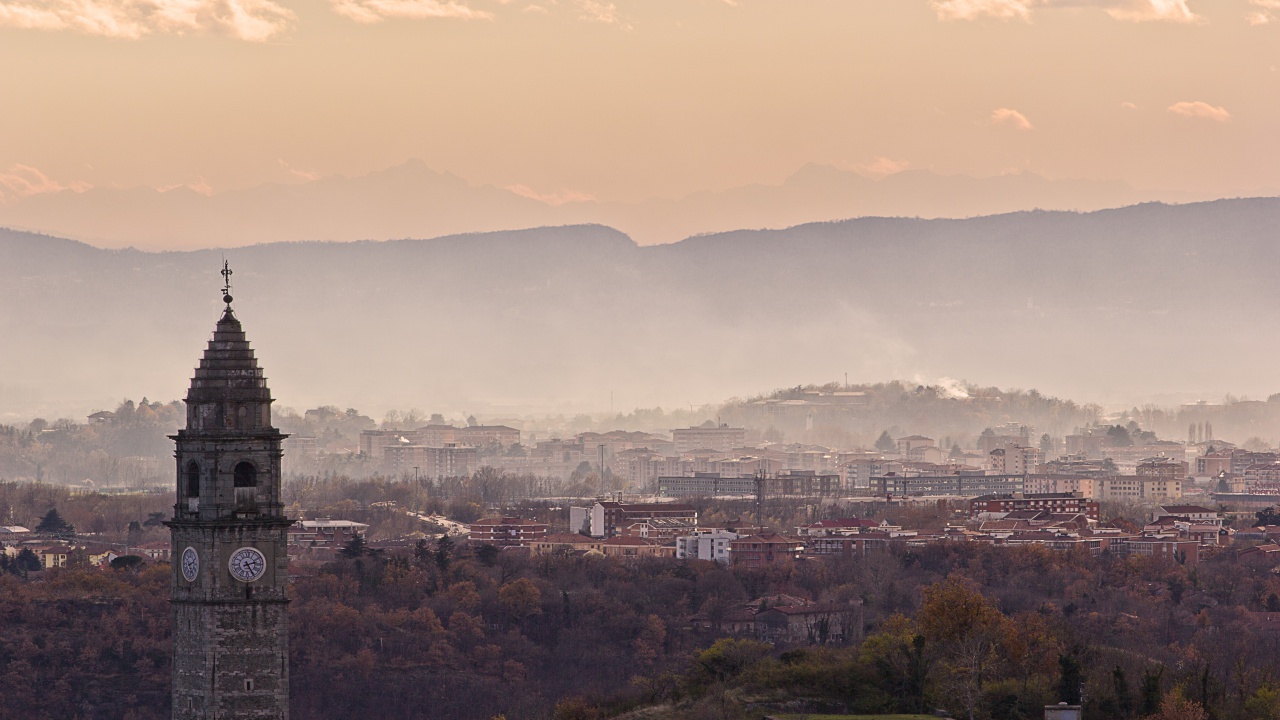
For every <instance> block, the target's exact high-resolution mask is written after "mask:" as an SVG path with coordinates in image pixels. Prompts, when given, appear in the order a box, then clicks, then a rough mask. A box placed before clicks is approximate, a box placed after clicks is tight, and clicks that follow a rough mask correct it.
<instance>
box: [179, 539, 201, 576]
mask: <svg viewBox="0 0 1280 720" xmlns="http://www.w3.org/2000/svg"><path fill="white" fill-rule="evenodd" d="M199 574H200V553H197V552H196V549H195V548H193V547H189V548H187V549H186V550H183V551H182V577H184V578H186V579H187V582H195V581H196V575H199Z"/></svg>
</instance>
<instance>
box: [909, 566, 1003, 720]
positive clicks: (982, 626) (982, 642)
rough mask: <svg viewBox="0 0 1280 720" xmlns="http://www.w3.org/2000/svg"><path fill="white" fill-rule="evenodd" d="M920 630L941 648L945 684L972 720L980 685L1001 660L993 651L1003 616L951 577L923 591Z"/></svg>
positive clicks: (967, 583) (968, 585)
mask: <svg viewBox="0 0 1280 720" xmlns="http://www.w3.org/2000/svg"><path fill="white" fill-rule="evenodd" d="M919 618H920V630H921V634H923V635H924V637H925V638H926V639H927V640H929V641H930V642H933V643H936V644H938V645H940V646H941V647H942V649H943V651H944V652H945V660H944V664H943V670H944V671H945V673H946V676H945V680H946V686H947V687H948V689H949V690H950V692H951V693H953V695H954V697H956V699H957V700H959V701H960V702H962V703H964V707H965V710H966V712H967V714H968V716H969V720H973V718H974V715H975V713H976V711H977V708H978V704H979V703H980V702H981V701H982V697H983V687H984V685H985V683H986V680H987V675H989V674H990V672H991V669H992V666H994V665H995V664H996V663H997V662H998V660H999V658H998V656H997V654H996V652H995V648H996V641H997V639H998V638H999V636H1000V628H1001V625H1002V624H1003V623H1004V622H1006V620H1005V618H1004V615H1002V614H1001V613H1000V611H999V610H997V609H996V608H995V606H993V605H992V604H991V603H990V601H988V600H987V598H986V597H985V596H983V594H982V593H981V592H979V591H978V589H977V588H976V587H974V585H973V584H972V583H971V581H969V580H968V579H966V578H962V577H961V576H958V575H952V576H950V577H948V578H947V579H946V580H943V581H942V582H939V583H934V584H933V585H930V586H929V587H927V588H925V589H924V602H923V603H921V605H920V614H919Z"/></svg>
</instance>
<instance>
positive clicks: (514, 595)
mask: <svg viewBox="0 0 1280 720" xmlns="http://www.w3.org/2000/svg"><path fill="white" fill-rule="evenodd" d="M541 602H542V591H541V590H539V589H538V586H537V585H534V584H533V581H532V580H530V579H529V578H520V579H519V580H512V581H511V582H509V583H507V584H506V585H503V586H502V588H501V589H499V590H498V604H499V605H501V606H502V611H503V612H504V613H506V614H507V616H508V617H510V618H511V619H513V620H516V621H517V622H518V621H520V620H523V619H525V618H527V617H529V616H530V615H538V614H540V613H541V612H542V608H541V607H539V604H540V603H541Z"/></svg>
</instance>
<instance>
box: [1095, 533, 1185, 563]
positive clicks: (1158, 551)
mask: <svg viewBox="0 0 1280 720" xmlns="http://www.w3.org/2000/svg"><path fill="white" fill-rule="evenodd" d="M1111 549H1112V551H1113V552H1115V553H1117V554H1119V555H1139V556H1143V557H1152V558H1159V559H1161V560H1167V561H1169V562H1176V563H1179V564H1183V565H1189V566H1195V565H1198V564H1200V543H1198V542H1195V541H1191V540H1182V539H1180V538H1160V537H1127V538H1116V539H1114V540H1112V541H1111Z"/></svg>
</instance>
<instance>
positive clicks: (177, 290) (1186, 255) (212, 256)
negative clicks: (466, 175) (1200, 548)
mask: <svg viewBox="0 0 1280 720" xmlns="http://www.w3.org/2000/svg"><path fill="white" fill-rule="evenodd" d="M1278 230H1280V199H1252V200H1222V201H1216V202H1210V203H1199V204H1190V205H1181V206H1167V205H1159V204H1150V205H1138V206H1133V207H1128V208H1123V209H1118V210H1107V211H1100V212H1094V213H1070V212H1024V213H1014V214H1009V215H999V216H991V217H981V218H973V219H965V220H919V219H904V218H866V219H858V220H849V221H843V222H833V223H818V224H811V225H801V226H797V227H793V228H789V229H785V230H761V231H745V230H744V231H738V232H732V233H723V234H717V235H707V236H698V237H693V238H689V239H686V240H684V241H682V242H679V243H675V244H672V245H661V246H649V247H639V246H637V245H636V244H635V243H633V242H632V241H631V240H630V239H629V238H627V237H626V236H625V235H623V234H621V233H619V232H617V231H614V230H612V229H610V228H607V227H603V226H595V225H584V226H570V227H558V228H540V229H535V230H524V231H514V232H499V233H487V234H476V235H458V236H450V237H445V238H438V239H433V240H398V241H390V242H359V243H289V244H270V245H259V246H253V247H248V248H239V249H235V250H231V251H227V252H226V256H227V257H228V258H229V259H230V260H231V262H232V265H233V268H234V269H235V272H236V274H235V276H234V284H235V288H234V291H233V294H235V295H236V297H237V300H236V310H237V312H238V314H239V315H240V317H241V319H242V320H243V321H244V322H245V325H246V329H247V331H248V332H249V336H250V339H251V341H252V342H253V343H254V345H255V347H257V348H258V351H259V358H260V359H261V360H262V362H263V364H264V366H265V367H266V368H267V372H268V375H269V377H270V378H271V381H270V382H271V385H272V388H273V390H274V391H275V395H276V396H277V397H278V398H280V399H281V402H282V403H284V404H286V405H291V406H299V407H309V406H312V405H315V404H321V403H325V404H329V403H333V404H341V405H344V406H345V405H347V404H350V405H358V406H360V407H362V408H371V409H373V408H376V406H379V405H382V406H397V407H408V406H420V407H423V408H433V409H435V408H439V409H442V410H463V409H465V410H469V411H475V412H485V411H486V409H487V408H488V407H493V406H500V407H503V408H536V409H541V410H545V409H554V408H563V409H565V410H566V411H573V410H574V409H581V408H597V409H603V408H605V407H608V403H609V399H610V395H611V393H612V396H613V398H614V405H615V407H618V408H629V407H635V406H653V405H658V404H666V405H668V406H670V405H673V404H685V403H687V402H694V403H710V402H717V401H720V400H722V399H724V398H727V397H730V396H735V395H746V394H751V393H754V392H758V391H760V390H761V389H767V388H774V387H789V386H794V385H797V384H803V383H810V382H823V381H828V380H834V379H837V378H842V377H843V375H844V373H848V375H849V377H850V379H851V380H852V381H860V382H874V381H881V380H885V379H890V378H906V379H909V380H912V379H919V380H920V381H924V382H929V381H936V380H937V379H939V378H943V377H952V378H959V379H964V380H969V381H973V382H978V383H983V384H993V385H994V384H998V385H1001V386H1004V387H1022V388H1024V389H1029V388H1037V389H1039V390H1041V391H1043V392H1047V393H1052V394H1055V395H1058V396H1063V397H1071V398H1073V399H1077V400H1080V401H1101V402H1118V403H1125V404H1128V403H1131V402H1134V401H1135V400H1137V399H1141V398H1147V397H1151V396H1155V395H1158V394H1160V393H1163V392H1166V391H1170V390H1179V391H1188V392H1204V393H1206V395H1207V396H1208V397H1209V398H1210V399H1216V398H1217V395H1212V394H1210V393H1219V394H1220V393H1222V392H1226V391H1231V392H1235V393H1237V394H1250V395H1253V396H1259V397H1265V396H1266V395H1268V394H1270V393H1271V392H1274V391H1276V390H1277V389H1280V382H1277V381H1276V379H1275V373H1274V372H1273V370H1272V366H1273V363H1272V361H1271V360H1270V358H1271V357H1273V356H1274V354H1275V351H1276V350H1277V345H1278V343H1277V342H1276V340H1275V339H1274V334H1273V333H1271V332H1270V329H1271V328H1272V327H1274V326H1275V325H1276V324H1277V323H1276V320H1277V319H1278V318H1280V297H1278V295H1280V286H1278V285H1277V284H1276V283H1275V282H1274V279H1273V275H1274V268H1276V267H1280V247H1278V246H1277V243H1276V239H1277V237H1280V233H1278V232H1277V231H1278ZM222 256H223V253H222V252H221V251H216V250H210V251H196V252H170V253H150V252H139V251H133V250H123V251H108V250H100V249H95V248H93V247H90V246H88V245H84V244H81V243H76V242H72V241H68V240H61V239H57V238H50V237H45V236H38V235H31V234H25V233H18V232H9V231H4V232H0V333H3V335H0V337H3V338H4V339H5V342H4V347H5V350H4V352H3V353H0V413H5V412H7V413H9V414H14V413H23V412H24V411H26V412H27V413H28V414H29V413H33V412H41V413H45V414H48V413H50V412H52V411H54V410H58V409H64V408H73V409H84V408H83V407H82V406H83V405H85V404H98V405H101V406H103V407H106V406H109V405H113V404H114V402H116V401H118V400H119V398H121V397H125V396H130V397H140V396H144V395H146V396H150V397H160V398H169V397H180V396H181V393H182V391H183V389H184V388H185V385H186V381H187V378H189V377H190V373H191V368H192V367H193V365H194V363H195V361H196V359H197V357H198V355H199V353H200V351H201V349H202V348H203V345H204V342H205V340H206V339H207V338H208V335H209V333H210V332H211V330H212V326H213V322H214V321H215V320H216V318H217V313H218V310H219V306H220V303H219V301H218V295H219V293H218V292H217V288H218V286H219V285H220V281H221V277H220V276H219V275H218V274H217V270H218V269H219V267H220V266H221V260H222ZM486 403H492V404H493V405H492V406H490V405H486ZM51 409H52V410H51Z"/></svg>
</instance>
